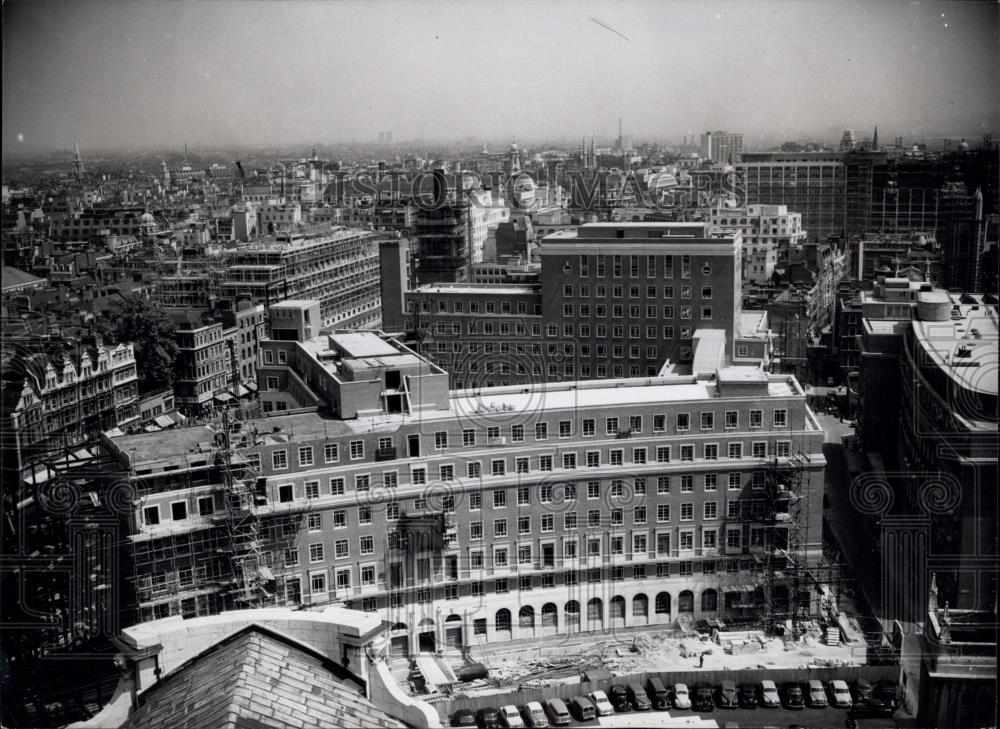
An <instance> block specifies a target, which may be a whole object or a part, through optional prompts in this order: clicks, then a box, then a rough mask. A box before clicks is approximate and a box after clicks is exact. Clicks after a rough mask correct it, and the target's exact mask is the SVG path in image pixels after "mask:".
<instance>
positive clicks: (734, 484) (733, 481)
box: [729, 472, 743, 491]
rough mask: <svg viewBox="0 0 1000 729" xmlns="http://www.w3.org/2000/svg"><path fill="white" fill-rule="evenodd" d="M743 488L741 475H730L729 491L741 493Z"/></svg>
mask: <svg viewBox="0 0 1000 729" xmlns="http://www.w3.org/2000/svg"><path fill="white" fill-rule="evenodd" d="M742 486H743V484H742V483H741V479H740V474H739V473H738V472H733V473H730V474H729V490H730V491H739V490H740V488H742Z"/></svg>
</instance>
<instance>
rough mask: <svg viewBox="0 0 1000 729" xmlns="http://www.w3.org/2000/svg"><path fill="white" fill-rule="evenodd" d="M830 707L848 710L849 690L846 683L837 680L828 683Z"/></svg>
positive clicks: (849, 703) (849, 705) (850, 702)
mask: <svg viewBox="0 0 1000 729" xmlns="http://www.w3.org/2000/svg"><path fill="white" fill-rule="evenodd" d="M829 685H830V705H831V706H836V707H837V708H840V709H849V708H851V704H853V703H854V702H853V701H851V690H850V689H849V688H848V687H847V681H841V680H840V679H839V678H838V679H834V680H833V681H830V684H829Z"/></svg>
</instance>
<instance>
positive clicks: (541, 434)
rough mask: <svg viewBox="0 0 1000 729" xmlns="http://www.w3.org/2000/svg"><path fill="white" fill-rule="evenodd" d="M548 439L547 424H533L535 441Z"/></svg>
mask: <svg viewBox="0 0 1000 729" xmlns="http://www.w3.org/2000/svg"><path fill="white" fill-rule="evenodd" d="M548 437H549V426H548V424H547V423H535V440H547V439H548Z"/></svg>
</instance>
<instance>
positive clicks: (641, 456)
mask: <svg viewBox="0 0 1000 729" xmlns="http://www.w3.org/2000/svg"><path fill="white" fill-rule="evenodd" d="M645 462H646V449H645V448H633V449H632V463H638V464H642V463H645Z"/></svg>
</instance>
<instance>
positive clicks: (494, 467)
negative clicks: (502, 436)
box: [490, 459, 507, 476]
mask: <svg viewBox="0 0 1000 729" xmlns="http://www.w3.org/2000/svg"><path fill="white" fill-rule="evenodd" d="M490 469H491V473H492V474H493V475H494V476H503V475H504V474H506V473H507V461H505V460H503V459H495V460H493V461H490Z"/></svg>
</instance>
